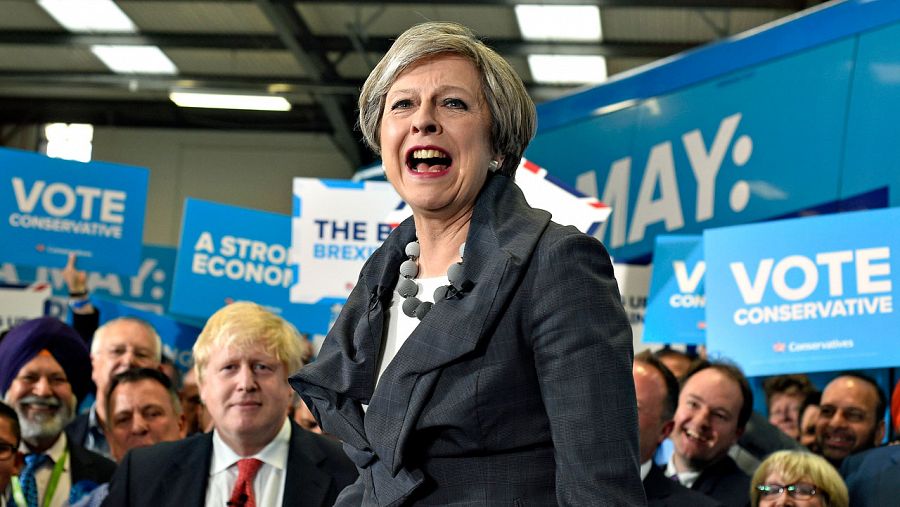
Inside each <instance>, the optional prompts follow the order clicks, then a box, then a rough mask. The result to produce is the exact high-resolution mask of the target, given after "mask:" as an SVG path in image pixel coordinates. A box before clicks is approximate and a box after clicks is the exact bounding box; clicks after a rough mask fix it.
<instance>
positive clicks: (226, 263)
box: [191, 232, 294, 287]
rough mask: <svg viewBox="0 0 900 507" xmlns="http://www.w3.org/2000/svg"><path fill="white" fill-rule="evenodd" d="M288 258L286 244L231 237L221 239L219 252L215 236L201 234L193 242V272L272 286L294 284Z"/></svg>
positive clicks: (292, 271)
mask: <svg viewBox="0 0 900 507" xmlns="http://www.w3.org/2000/svg"><path fill="white" fill-rule="evenodd" d="M287 258H288V252H287V248H286V247H285V246H284V245H279V244H277V243H272V244H268V243H266V242H264V241H259V240H255V239H249V238H241V237H237V236H230V235H226V236H222V239H221V240H220V241H219V249H218V252H217V251H216V250H215V244H214V242H213V238H212V234H210V233H209V232H202V233H201V234H200V237H199V238H197V241H196V242H195V243H194V257H193V259H192V260H191V272H192V273H194V274H197V275H207V276H212V277H214V278H223V277H224V278H228V279H230V280H235V281H244V282H252V283H256V284H265V285H269V286H272V287H289V286H290V285H291V283H292V282H293V278H294V270H293V268H292V267H290V266H287V265H285V264H286V262H287Z"/></svg>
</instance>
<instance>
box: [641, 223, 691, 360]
mask: <svg viewBox="0 0 900 507" xmlns="http://www.w3.org/2000/svg"><path fill="white" fill-rule="evenodd" d="M705 272H706V262H705V261H704V260H703V237H702V236H696V235H683V236H672V235H660V236H657V237H656V248H655V250H654V253H653V270H652V274H651V278H650V296H649V301H648V302H647V314H646V317H645V318H644V335H643V341H644V343H685V344H701V345H702V344H703V343H705V342H706V296H705V294H704V274H705Z"/></svg>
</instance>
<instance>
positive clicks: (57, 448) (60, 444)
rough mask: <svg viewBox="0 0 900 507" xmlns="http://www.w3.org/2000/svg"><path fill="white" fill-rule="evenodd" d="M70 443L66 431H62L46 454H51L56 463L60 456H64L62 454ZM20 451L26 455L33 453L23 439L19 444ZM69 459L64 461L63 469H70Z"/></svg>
mask: <svg viewBox="0 0 900 507" xmlns="http://www.w3.org/2000/svg"><path fill="white" fill-rule="evenodd" d="M68 445H69V441H68V440H67V439H66V432H65V431H63V432H60V434H59V437H58V438H57V439H56V442H53V445H51V446H50V448H49V449H47V450H46V451H44V454H46V455H47V456H50V459H52V460H53V462H54V463H56V462H57V461H59V459H60V458H62V455H63V453H64V452H65V451H66V447H67V446H68ZM19 451H21V452H22V454H26V455H27V454H32V453H33V452H32V450H31V449H30V448H29V447H28V444H26V443H25V441H24V440H22V443H21V444H19ZM68 461H69V460H68V459H67V460H66V463H63V470H68V469H69V463H68Z"/></svg>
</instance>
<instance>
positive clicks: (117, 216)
mask: <svg viewBox="0 0 900 507" xmlns="http://www.w3.org/2000/svg"><path fill="white" fill-rule="evenodd" d="M12 186H13V193H14V194H15V198H16V206H17V207H18V210H19V211H18V212H17V213H12V214H10V215H9V218H8V221H9V225H10V226H12V227H19V228H23V229H40V230H45V231H56V232H62V233H69V234H82V235H88V236H101V237H110V238H117V239H120V238H121V237H122V226H121V224H122V223H124V222H125V215H124V212H125V201H126V199H127V194H126V193H125V192H123V191H120V190H109V189H102V188H97V187H87V186H81V185H78V186H75V187H72V186H70V185H68V184H66V183H62V182H54V183H50V184H47V182H46V181H44V180H36V181H35V182H34V184H33V185H32V186H31V188H30V189H27V188H26V186H25V182H24V181H23V180H22V178H18V177H16V178H12ZM98 202H99V206H98V205H97V203H98ZM95 209H96V210H97V213H95ZM38 210H40V211H43V213H46V214H47V215H49V216H44V215H42V214H34V213H35V212H36V211H38ZM94 215H97V216H96V217H95V216H94Z"/></svg>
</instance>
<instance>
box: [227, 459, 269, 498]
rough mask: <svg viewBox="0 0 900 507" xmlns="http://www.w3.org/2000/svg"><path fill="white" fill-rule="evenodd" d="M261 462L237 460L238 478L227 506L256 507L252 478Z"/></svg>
mask: <svg viewBox="0 0 900 507" xmlns="http://www.w3.org/2000/svg"><path fill="white" fill-rule="evenodd" d="M262 465H263V462H262V461H260V460H258V459H254V458H245V459H242V460H238V463H237V466H238V478H237V482H235V483H234V489H232V490H231V500H229V501H228V505H231V506H235V507H256V497H255V496H254V495H253V478H254V477H256V472H258V471H259V467H261V466H262Z"/></svg>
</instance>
